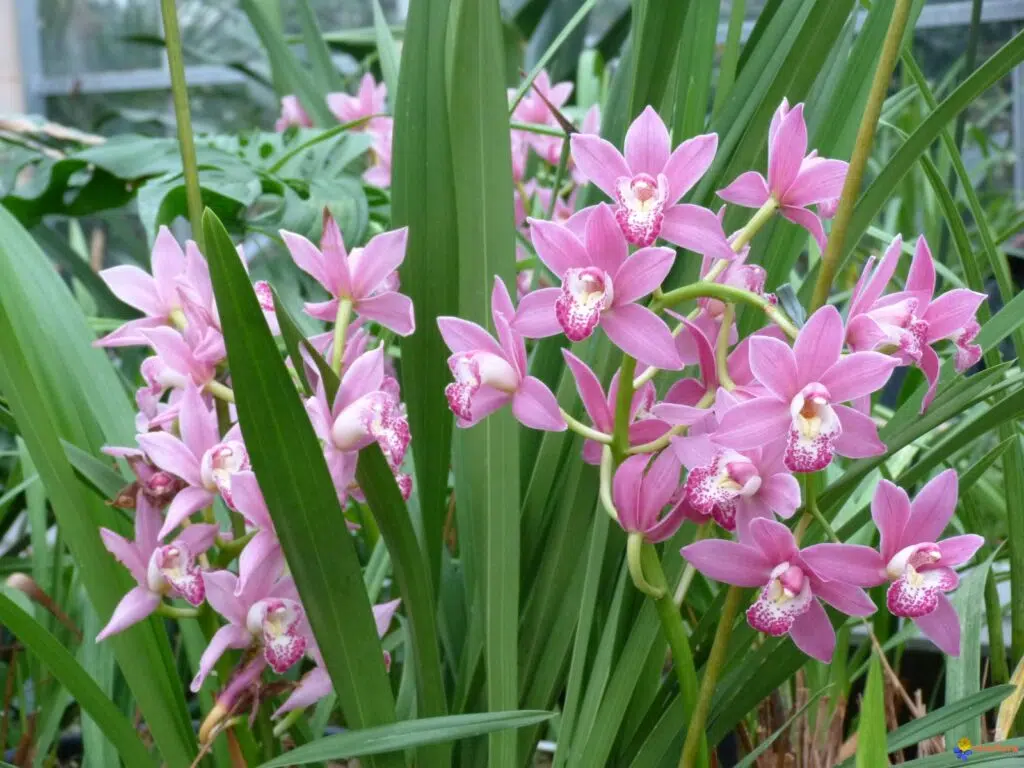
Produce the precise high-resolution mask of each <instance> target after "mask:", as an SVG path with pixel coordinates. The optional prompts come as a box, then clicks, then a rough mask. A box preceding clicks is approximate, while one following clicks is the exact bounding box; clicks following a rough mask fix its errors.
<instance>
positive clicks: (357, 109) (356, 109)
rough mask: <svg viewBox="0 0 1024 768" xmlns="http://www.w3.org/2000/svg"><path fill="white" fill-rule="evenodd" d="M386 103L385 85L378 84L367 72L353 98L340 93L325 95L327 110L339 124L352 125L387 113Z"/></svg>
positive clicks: (386, 88)
mask: <svg viewBox="0 0 1024 768" xmlns="http://www.w3.org/2000/svg"><path fill="white" fill-rule="evenodd" d="M387 101H388V87H387V85H386V84H384V83H380V84H378V83H377V81H376V80H375V79H374V77H373V75H372V74H370V73H369V72H367V73H366V74H365V75H363V79H362V80H360V81H359V90H358V91H357V92H356V95H355V96H350V95H349V94H347V93H341V92H338V93H328V94H327V108H328V109H330V110H331V114H333V115H334V116H335V117H336V118H338V122H339V123H352V122H355V121H356V120H360V119H362V118H364V117H372V116H373V115H382V114H384V113H386V112H387Z"/></svg>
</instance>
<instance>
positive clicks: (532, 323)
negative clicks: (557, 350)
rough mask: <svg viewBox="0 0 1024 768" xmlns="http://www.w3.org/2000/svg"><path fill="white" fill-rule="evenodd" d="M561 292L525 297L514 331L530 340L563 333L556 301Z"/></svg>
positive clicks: (547, 290)
mask: <svg viewBox="0 0 1024 768" xmlns="http://www.w3.org/2000/svg"><path fill="white" fill-rule="evenodd" d="M615 288H616V289H618V286H617V285H616V286H615ZM561 292H562V289H561V288H541V289H539V290H536V291H531V292H530V293H528V294H526V295H525V296H523V298H522V300H521V301H520V302H519V310H518V311H517V312H516V315H515V320H514V321H513V322H512V329H513V330H514V331H516V332H517V333H521V334H522V335H523V336H525V337H526V338H528V339H545V338H547V337H548V336H555V335H557V334H559V333H561V332H562V326H561V324H559V322H558V317H557V316H556V315H555V301H556V300H557V299H558V296H559V295H560V294H561Z"/></svg>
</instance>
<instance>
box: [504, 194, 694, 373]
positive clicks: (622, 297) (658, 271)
mask: <svg viewBox="0 0 1024 768" xmlns="http://www.w3.org/2000/svg"><path fill="white" fill-rule="evenodd" d="M530 232H531V236H532V240H533V246H534V248H535V249H536V250H537V255H538V256H539V257H540V259H541V261H543V262H544V263H545V264H546V265H547V266H548V268H549V269H550V270H551V271H552V272H554V273H555V274H556V275H557V276H558V277H559V279H560V280H561V281H562V286H561V288H545V289H541V290H538V291H534V292H533V293H530V294H527V295H526V296H524V297H523V300H522V301H521V302H520V305H519V312H520V313H524V314H529V315H530V316H531V317H536V319H537V320H538V322H536V323H532V324H530V325H529V326H528V327H527V326H517V327H520V328H521V332H522V333H523V334H524V335H526V336H529V337H533V338H541V337H544V336H551V335H554V334H556V333H558V332H559V331H563V332H564V333H565V335H566V336H567V337H568V338H569V339H570V340H571V341H582V340H583V339H585V338H587V337H588V336H590V334H591V333H593V332H594V329H595V328H597V327H598V326H599V325H600V326H601V327H602V328H604V331H605V333H606V334H608V338H609V339H611V340H612V343H614V344H615V345H616V346H617V347H619V348H620V349H622V350H623V351H624V352H626V353H627V354H630V355H632V356H633V357H635V358H636V359H637V360H639V361H641V362H643V363H645V364H646V365H653V366H655V367H657V368H661V369H668V370H676V369H678V368H680V367H682V365H681V363H680V361H679V356H678V354H677V353H676V349H675V342H674V341H673V339H672V332H671V331H670V330H669V329H668V326H667V325H665V321H664V320H662V319H661V318H660V317H658V316H657V315H655V314H654V313H653V312H651V311H650V310H649V309H647V307H644V306H642V305H641V304H639V303H638V302H639V301H640V299H642V298H643V297H644V296H646V295H647V294H649V293H651V292H652V291H653V290H654V289H655V288H658V287H659V286H660V285H661V283H662V281H663V280H664V279H665V277H666V276H667V275H668V273H669V270H670V269H671V268H672V262H673V261H674V260H675V251H673V250H672V249H671V248H657V247H651V248H641V249H640V250H638V251H636V252H635V253H633V254H632V255H630V254H629V247H628V245H627V244H626V240H625V238H624V237H623V235H622V232H621V231H620V230H619V227H618V225H617V224H616V223H615V218H614V216H613V215H612V212H611V209H610V208H609V207H608V206H607V205H604V204H603V203H602V204H601V205H598V206H597V207H596V208H595V209H594V211H593V213H592V214H591V215H590V216H589V218H588V219H587V221H586V225H585V230H584V238H583V239H582V240H580V238H578V237H577V236H576V235H575V234H573V232H572V231H571V230H570V229H569V228H568V227H563V226H560V225H558V224H553V223H551V222H550V221H541V220H538V219H531V220H530Z"/></svg>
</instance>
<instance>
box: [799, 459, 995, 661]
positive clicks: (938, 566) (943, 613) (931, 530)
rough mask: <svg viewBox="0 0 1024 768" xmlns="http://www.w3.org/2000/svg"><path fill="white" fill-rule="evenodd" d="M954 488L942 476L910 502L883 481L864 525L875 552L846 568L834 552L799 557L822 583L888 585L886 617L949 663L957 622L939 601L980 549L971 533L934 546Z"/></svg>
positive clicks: (822, 547) (955, 649)
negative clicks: (911, 627)
mask: <svg viewBox="0 0 1024 768" xmlns="http://www.w3.org/2000/svg"><path fill="white" fill-rule="evenodd" d="M957 485H958V481H957V474H956V471H955V470H952V469H947V470H946V471H945V472H941V473H939V474H938V475H936V476H935V477H934V478H932V480H931V481H929V482H928V483H927V484H926V485H925V486H924V487H923V488H922V489H921V491H920V492H919V493H918V494H917V496H916V497H915V498H914V500H913V502H911V500H910V497H909V496H907V492H906V491H904V490H903V489H902V488H900V487H898V486H896V485H893V484H892V483H890V482H889V481H888V480H882V481H881V482H880V483H879V484H878V487H877V488H876V489H875V495H874V498H873V499H872V500H871V518H872V519H873V520H874V522H875V525H876V526H877V528H878V531H879V533H880V534H881V546H880V549H879V551H875V550H873V549H870V548H868V547H857V548H856V549H857V550H858V552H857V558H856V560H855V561H854V560H852V559H851V560H849V561H848V562H842V561H837V560H836V559H835V557H834V553H835V552H836V548H837V547H839V546H842V545H839V544H818V545H816V546H814V547H810V548H809V550H807V551H806V552H807V559H808V562H810V563H811V565H812V566H813V567H814V568H815V569H816V570H818V572H819V573H821V575H822V576H823V577H824V578H843V579H846V580H847V581H850V582H851V583H854V584H858V585H860V586H864V587H875V586H878V585H879V584H885V583H886V582H889V590H888V592H887V594H886V605H887V606H888V608H889V612H890V613H892V614H893V615H894V616H901V617H903V618H908V619H912V620H913V621H914V623H915V624H917V626H918V628H919V629H920V630H921V632H922V633H924V634H925V635H926V636H927V637H928V638H929V639H930V640H931V641H932V642H933V643H935V645H937V646H938V647H939V649H940V650H941V651H942V652H943V653H946V654H949V655H950V656H959V655H960V619H959V617H958V616H957V614H956V609H954V608H953V604H952V603H951V602H950V601H949V598H948V597H946V593H947V592H950V591H952V590H954V589H956V587H957V585H958V584H959V583H960V579H959V577H958V576H957V574H956V571H954V570H953V568H955V567H956V566H958V565H963V564H964V563H966V562H967V561H969V560H970V559H971V558H972V557H974V553H975V552H977V551H978V548H979V547H981V545H982V544H984V543H985V540H984V539H983V538H982V537H981V536H977V535H975V534H973V533H968V534H963V535H960V536H951V537H949V538H948V539H940V538H939V537H940V535H941V534H942V532H943V530H945V528H946V526H947V525H948V524H949V521H950V519H951V518H952V517H953V511H954V510H955V509H956V503H957V495H958V494H957ZM811 550H814V552H813V553H812V552H811Z"/></svg>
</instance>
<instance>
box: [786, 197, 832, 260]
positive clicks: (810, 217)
mask: <svg viewBox="0 0 1024 768" xmlns="http://www.w3.org/2000/svg"><path fill="white" fill-rule="evenodd" d="M779 213H780V214H782V218H784V219H788V220H789V221H792V222H793V223H794V224H796V225H797V226H800V227H803V228H804V229H806V230H807V231H808V232H809V233H810V234H811V237H813V238H814V242H815V243H817V244H818V250H820V251H821V252H822V253H824V251H825V247H826V246H827V245H828V238H827V237H825V229H824V227H823V226H822V224H821V217H820V216H818V214H816V213H813V212H812V211H809V210H807V209H806V208H797V207H795V206H792V205H784V206H782V208H780V209H779Z"/></svg>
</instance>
